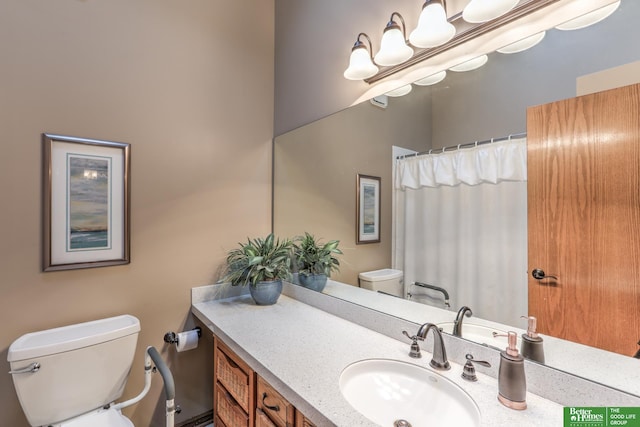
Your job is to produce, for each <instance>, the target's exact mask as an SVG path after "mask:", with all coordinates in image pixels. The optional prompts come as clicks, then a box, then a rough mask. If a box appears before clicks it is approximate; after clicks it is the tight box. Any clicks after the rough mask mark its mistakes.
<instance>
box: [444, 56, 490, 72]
mask: <svg viewBox="0 0 640 427" xmlns="http://www.w3.org/2000/svg"><path fill="white" fill-rule="evenodd" d="M488 60H489V57H488V56H487V55H480V56H478V57H476V58H473V59H470V60H468V61H465V62H463V63H461V64H458V65H456V66H454V67H451V68H449V70H451V71H455V72H457V73H461V72H464V71H471V70H476V69H478V68H480V67H482V66H483V65H484V64H486V63H487V61H488Z"/></svg>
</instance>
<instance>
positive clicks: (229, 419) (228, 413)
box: [215, 383, 250, 427]
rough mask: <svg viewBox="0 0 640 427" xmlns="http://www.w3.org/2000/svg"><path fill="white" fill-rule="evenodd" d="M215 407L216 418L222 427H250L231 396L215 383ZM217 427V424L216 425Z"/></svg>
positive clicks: (245, 414)
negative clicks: (224, 426) (223, 426)
mask: <svg viewBox="0 0 640 427" xmlns="http://www.w3.org/2000/svg"><path fill="white" fill-rule="evenodd" d="M215 400H216V402H215V407H216V408H217V413H216V416H217V417H218V418H220V420H221V421H222V424H223V425H226V426H233V427H250V426H249V416H248V415H247V413H246V412H245V411H243V410H242V408H241V407H240V405H238V402H236V401H235V400H234V399H233V397H232V396H231V394H229V393H228V392H227V391H226V390H225V389H224V387H222V386H221V385H220V383H216V392H215ZM216 426H217V424H216Z"/></svg>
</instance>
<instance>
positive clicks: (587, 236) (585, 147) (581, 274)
mask: <svg viewBox="0 0 640 427" xmlns="http://www.w3.org/2000/svg"><path fill="white" fill-rule="evenodd" d="M638 117H640V85H637V84H636V85H631V86H627V87H623V88H619V89H613V90H608V91H605V92H600V93H595V94H592V95H586V96H580V97H577V98H572V99H567V100H564V101H558V102H553V103H551V104H546V105H541V106H537V107H531V108H529V109H528V110H527V146H528V149H527V157H528V160H527V166H528V176H529V178H528V210H529V214H528V227H529V233H528V237H529V315H531V316H536V317H537V318H538V331H539V332H541V333H543V334H548V335H553V336H555V337H558V338H564V339H567V340H570V341H574V342H579V343H582V344H586V345H590V346H594V347H599V348H603V349H605V350H609V351H614V352H617V353H622V354H626V355H629V356H631V355H633V354H634V352H635V351H636V350H637V344H636V343H637V342H638V339H640V191H639V190H638V188H640V143H639V140H640V120H639V119H638ZM534 269H542V270H544V272H545V274H546V275H547V276H551V275H553V276H556V278H551V277H549V278H547V279H543V280H536V279H535V278H533V277H532V274H531V273H532V271H533V270H534Z"/></svg>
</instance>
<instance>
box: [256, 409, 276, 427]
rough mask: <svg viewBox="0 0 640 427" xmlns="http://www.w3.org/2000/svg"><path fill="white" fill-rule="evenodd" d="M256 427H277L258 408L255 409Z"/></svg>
mask: <svg viewBox="0 0 640 427" xmlns="http://www.w3.org/2000/svg"><path fill="white" fill-rule="evenodd" d="M256 427H277V426H276V425H275V424H274V423H273V422H272V421H271V420H270V419H269V417H267V416H266V414H265V413H264V412H262V411H261V410H260V408H256Z"/></svg>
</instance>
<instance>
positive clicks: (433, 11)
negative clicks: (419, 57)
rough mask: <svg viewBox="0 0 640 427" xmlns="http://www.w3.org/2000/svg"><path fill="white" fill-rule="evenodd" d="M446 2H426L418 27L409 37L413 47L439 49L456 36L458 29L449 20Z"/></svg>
mask: <svg viewBox="0 0 640 427" xmlns="http://www.w3.org/2000/svg"><path fill="white" fill-rule="evenodd" d="M446 10H447V9H446V2H445V0H426V1H425V2H424V4H423V5H422V12H421V13H420V18H419V19H418V26H417V27H416V28H415V30H413V31H412V32H411V34H410V35H409V41H410V42H411V44H412V45H414V46H416V47H421V48H430V47H437V46H441V45H443V44H445V43H446V42H448V41H449V40H451V39H452V38H453V36H455V35H456V27H454V26H453V24H451V23H450V22H449V21H448V20H447V12H446Z"/></svg>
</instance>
